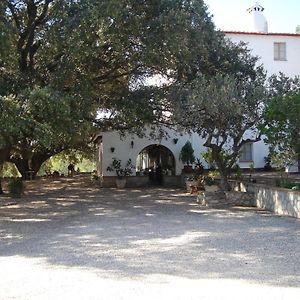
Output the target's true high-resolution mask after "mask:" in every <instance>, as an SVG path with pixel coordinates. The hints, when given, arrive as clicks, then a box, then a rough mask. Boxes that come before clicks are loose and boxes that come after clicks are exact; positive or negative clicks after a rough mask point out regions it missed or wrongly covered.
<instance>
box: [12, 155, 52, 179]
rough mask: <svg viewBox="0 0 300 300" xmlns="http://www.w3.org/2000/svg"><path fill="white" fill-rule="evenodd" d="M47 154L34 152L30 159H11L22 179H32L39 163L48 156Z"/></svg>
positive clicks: (38, 167) (38, 168)
mask: <svg viewBox="0 0 300 300" xmlns="http://www.w3.org/2000/svg"><path fill="white" fill-rule="evenodd" d="M49 157H51V155H49V154H41V153H34V154H33V155H32V158H31V160H29V159H27V158H16V159H12V160H11V162H13V163H15V165H16V167H17V169H18V171H19V172H20V173H21V175H22V178H23V179H24V180H30V179H34V178H35V176H36V174H37V173H38V171H39V170H40V168H41V165H42V164H43V163H44V162H45V161H46V160H47V159H48V158H49Z"/></svg>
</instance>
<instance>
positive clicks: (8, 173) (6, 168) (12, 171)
mask: <svg viewBox="0 0 300 300" xmlns="http://www.w3.org/2000/svg"><path fill="white" fill-rule="evenodd" d="M20 175H21V174H20V173H19V171H18V169H17V168H16V166H15V165H14V164H12V163H9V162H5V163H4V164H3V168H2V171H1V172H0V176H1V177H19V176H20Z"/></svg>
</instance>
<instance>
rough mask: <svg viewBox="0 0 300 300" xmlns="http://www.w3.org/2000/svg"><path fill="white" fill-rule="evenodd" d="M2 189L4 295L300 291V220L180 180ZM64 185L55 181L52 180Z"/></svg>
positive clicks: (253, 295) (286, 295)
mask: <svg viewBox="0 0 300 300" xmlns="http://www.w3.org/2000/svg"><path fill="white" fill-rule="evenodd" d="M43 186H44V189H43V190H40V191H38V192H37V191H33V190H31V192H30V193H29V194H28V195H27V196H25V197H23V198H22V199H20V200H17V201H15V200H11V199H8V198H3V197H2V198H0V299H1V300H2V299H3V300H4V299H5V300H8V299H30V300H35V299H38V300H41V299H51V300H52V299H64V300H65V299H84V300H86V299H105V300H110V299H130V300H135V299H172V300H177V299H182V300H190V299H197V300H199V299H201V300H202V299H230V300H232V299H246V300H247V299H251V300H253V299H254V300H255V299H264V300H265V299H270V300H271V299H272V300H277V299H289V300H293V299H297V300H299V299H300V222H299V220H297V219H293V218H288V217H278V216H275V215H272V214H270V213H267V212H264V211H258V210H255V209H241V208H236V209H231V210H214V209H207V208H203V207H200V206H198V205H197V204H196V203H195V201H194V199H193V198H191V197H190V196H187V195H186V194H184V193H183V192H182V191H180V190H166V189H141V190H133V189H131V190H115V189H95V188H92V187H88V186H82V185H79V184H77V183H76V181H72V180H69V181H68V180H65V182H63V184H62V183H61V182H60V183H57V184H56V183H55V182H54V183H53V184H52V185H48V186H47V185H43ZM53 187H55V190H53Z"/></svg>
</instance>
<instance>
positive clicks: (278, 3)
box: [204, 0, 300, 33]
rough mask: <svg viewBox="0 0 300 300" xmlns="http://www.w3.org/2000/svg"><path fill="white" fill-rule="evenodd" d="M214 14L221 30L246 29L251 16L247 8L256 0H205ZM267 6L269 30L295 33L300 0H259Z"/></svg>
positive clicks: (265, 11) (298, 22)
mask: <svg viewBox="0 0 300 300" xmlns="http://www.w3.org/2000/svg"><path fill="white" fill-rule="evenodd" d="M204 2H205V3H206V5H207V6H208V11H209V12H210V13H211V14H213V15H214V16H213V21H214V23H215V24H216V27H217V28H218V29H221V30H229V31H230V30H235V31H246V30H247V27H248V26H249V22H250V17H249V14H248V12H247V11H246V10H247V8H249V7H251V6H253V5H254V4H255V2H256V1H255V0H252V1H251V0H204ZM257 2H258V3H259V4H260V5H261V6H263V7H264V8H265V10H264V12H263V14H264V16H265V17H266V19H267V21H268V27H269V32H279V33H295V30H296V26H297V25H300V0H258V1H257Z"/></svg>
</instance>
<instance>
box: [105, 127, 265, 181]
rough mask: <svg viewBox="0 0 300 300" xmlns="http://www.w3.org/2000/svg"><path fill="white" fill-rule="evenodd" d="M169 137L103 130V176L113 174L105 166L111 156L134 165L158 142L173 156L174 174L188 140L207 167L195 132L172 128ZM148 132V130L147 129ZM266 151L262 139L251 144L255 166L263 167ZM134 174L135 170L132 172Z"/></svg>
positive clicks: (177, 170)
mask: <svg viewBox="0 0 300 300" xmlns="http://www.w3.org/2000/svg"><path fill="white" fill-rule="evenodd" d="M167 132H168V134H169V136H170V137H168V138H163V139H161V140H158V139H156V140H154V139H150V138H148V137H144V138H139V137H138V136H136V135H134V134H128V135H127V136H126V137H120V135H119V133H117V132H103V133H101V134H100V135H102V141H103V155H102V159H103V161H102V172H103V176H115V173H114V172H109V171H107V170H106V169H107V167H108V166H109V165H110V164H111V162H112V160H113V158H117V159H121V161H122V166H124V165H125V164H126V162H127V161H128V159H131V160H132V163H133V165H136V159H137V156H138V154H139V153H140V152H141V151H142V150H143V149H144V148H145V147H147V146H149V145H153V144H159V145H162V146H165V147H167V148H168V149H169V150H170V151H171V152H172V153H173V155H174V157H175V165H176V170H175V174H176V175H180V174H181V171H182V168H183V163H182V162H181V161H180V160H179V155H180V151H181V148H182V147H183V145H184V144H185V143H186V142H187V141H190V142H191V143H192V146H193V148H194V151H195V152H194V154H195V157H196V158H199V159H200V160H201V162H202V163H203V165H204V167H205V168H207V167H208V166H207V164H206V162H205V161H204V160H203V157H202V153H204V152H206V151H207V149H206V147H204V146H203V140H202V139H201V138H200V137H199V135H198V134H197V133H193V134H191V135H189V134H182V135H180V134H179V133H178V132H176V131H174V130H167ZM148 133H149V131H148ZM174 138H178V142H177V143H176V144H175V143H174V141H173V139H174ZM131 141H133V142H134V145H133V147H132V146H131ZM112 147H113V148H115V150H114V152H111V148H112ZM267 153H268V147H267V146H266V145H265V144H264V143H263V141H260V142H257V143H255V144H254V145H253V163H254V165H255V168H263V166H264V164H265V162H264V157H265V156H266V155H267ZM250 164H251V162H239V165H240V166H241V168H249V165H250ZM133 175H135V171H134V174H133Z"/></svg>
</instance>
